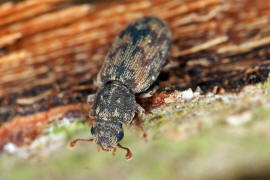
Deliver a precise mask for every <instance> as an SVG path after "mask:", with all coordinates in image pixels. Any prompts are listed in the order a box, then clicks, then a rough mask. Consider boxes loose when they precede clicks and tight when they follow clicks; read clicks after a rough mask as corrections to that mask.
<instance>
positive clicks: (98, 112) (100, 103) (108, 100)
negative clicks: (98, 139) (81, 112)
mask: <svg viewBox="0 0 270 180" xmlns="http://www.w3.org/2000/svg"><path fill="white" fill-rule="evenodd" d="M135 104H136V101H135V97H134V95H133V94H132V93H130V92H129V90H128V89H127V88H126V87H125V86H123V85H122V84H120V83H117V82H112V83H109V84H106V85H105V86H104V87H103V88H102V89H101V90H100V91H99V92H98V93H97V97H96V99H95V101H94V106H93V116H94V117H95V118H96V119H97V121H99V120H104V121H111V122H122V123H130V122H131V121H132V119H133V117H134V115H135Z"/></svg>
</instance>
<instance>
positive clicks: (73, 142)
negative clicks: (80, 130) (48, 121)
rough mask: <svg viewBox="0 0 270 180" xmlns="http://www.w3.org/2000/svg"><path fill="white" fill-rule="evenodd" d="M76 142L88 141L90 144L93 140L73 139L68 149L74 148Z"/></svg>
mask: <svg viewBox="0 0 270 180" xmlns="http://www.w3.org/2000/svg"><path fill="white" fill-rule="evenodd" d="M78 141H89V142H92V141H94V139H92V138H91V139H75V140H73V141H71V142H70V143H69V145H70V147H74V146H75V145H76V143H77V142H78Z"/></svg>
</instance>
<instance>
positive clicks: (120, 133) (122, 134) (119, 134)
mask: <svg viewBox="0 0 270 180" xmlns="http://www.w3.org/2000/svg"><path fill="white" fill-rule="evenodd" d="M123 137H124V132H123V131H120V132H119V133H118V135H117V142H119V141H121V140H122V139H123Z"/></svg>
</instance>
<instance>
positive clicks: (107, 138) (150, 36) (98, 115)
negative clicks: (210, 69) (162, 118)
mask: <svg viewBox="0 0 270 180" xmlns="http://www.w3.org/2000/svg"><path fill="white" fill-rule="evenodd" d="M171 44H172V33H171V30H170V28H169V27H168V25H167V24H166V23H165V22H164V21H162V20H161V19H159V18H156V17H143V18H140V19H137V20H135V21H133V22H132V23H130V24H129V25H128V26H127V27H126V28H125V29H124V30H123V31H122V32H121V33H120V34H119V35H118V36H117V37H116V39H115V41H114V42H113V44H112V46H111V48H110V49H109V52H108V54H107V56H106V58H105V61H104V63H103V65H102V67H101V70H100V71H99V73H98V75H97V81H96V84H97V86H98V87H99V89H98V91H97V93H96V94H95V95H94V96H93V95H89V96H88V100H87V101H88V103H89V104H93V106H92V108H91V110H90V113H89V116H90V117H91V118H93V119H95V122H94V124H93V126H92V128H91V134H92V136H93V138H91V139H75V140H74V141H72V142H71V146H74V145H75V143H76V142H77V141H94V142H95V143H96V144H97V146H98V148H101V149H102V150H104V151H111V150H113V154H114V153H115V151H116V147H119V148H122V149H125V150H126V151H127V153H126V158H127V159H128V158H131V156H132V154H131V152H130V150H129V149H128V148H126V147H123V146H121V145H120V144H119V142H120V141H121V140H122V139H123V137H124V131H123V128H122V124H126V125H127V124H130V123H131V122H132V121H133V119H134V117H135V114H137V116H138V118H139V119H140V120H144V109H143V108H142V107H141V106H140V105H139V104H137V103H136V100H135V95H136V94H139V93H143V92H146V91H147V90H148V89H149V87H150V86H151V85H152V84H153V83H154V82H155V81H156V79H157V77H158V75H159V74H160V71H161V69H162V67H163V65H164V64H165V62H166V60H167V57H168V53H169V50H170V47H171Z"/></svg>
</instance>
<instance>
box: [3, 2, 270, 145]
mask: <svg viewBox="0 0 270 180" xmlns="http://www.w3.org/2000/svg"><path fill="white" fill-rule="evenodd" d="M143 16H157V17H160V18H162V19H164V20H165V21H167V22H168V24H169V26H170V28H171V29H172V31H173V37H174V38H173V39H174V43H173V46H172V50H171V52H170V60H169V63H168V66H167V67H166V68H165V69H164V70H163V71H162V73H161V75H160V77H159V79H158V81H157V83H156V85H158V87H159V91H158V93H156V94H155V95H154V96H153V97H152V98H148V99H140V98H138V101H139V102H141V104H142V105H143V106H144V107H145V108H146V109H148V110H149V111H151V109H152V108H153V107H158V106H160V105H162V104H164V98H165V97H168V96H170V94H171V93H173V92H175V91H174V90H185V89H188V88H192V89H193V90H195V89H196V88H197V87H200V88H201V90H202V91H203V92H204V93H206V92H209V91H212V92H214V93H225V92H239V91H240V90H241V89H242V88H243V87H244V86H245V85H248V84H255V83H258V82H262V81H265V80H266V79H267V77H268V76H269V72H270V26H269V24H270V3H269V2H268V0H259V1H254V0H175V1H172V0H152V1H151V0H135V1H134V0H133V1H119V0H116V1H113V2H110V3H108V2H99V3H97V2H93V3H88V4H87V3H81V4H74V3H73V2H69V1H67V0H44V1H40V0H29V1H23V2H20V3H15V4H13V3H10V2H8V3H3V4H1V5H0V19H1V20H0V148H3V146H4V145H5V144H7V143H8V142H13V143H15V144H16V145H23V144H29V143H31V141H32V140H34V139H35V138H36V137H38V136H39V135H41V134H42V133H43V132H44V129H46V128H48V127H49V126H50V124H51V123H52V121H53V120H55V119H56V118H57V119H62V118H63V117H73V118H74V117H80V118H82V119H86V115H87V111H88V105H87V104H86V96H87V95H88V94H90V93H93V92H95V91H96V89H95V87H93V86H92V84H93V83H92V82H93V78H94V77H95V75H96V74H97V72H98V70H99V68H100V67H101V64H102V62H103V60H104V57H105V55H106V53H107V51H108V48H109V47H110V44H111V43H112V41H113V40H114V38H115V36H116V35H117V34H118V33H119V32H120V31H121V30H122V29H123V28H124V27H125V26H126V25H127V24H128V23H129V22H130V21H132V20H134V19H136V18H139V17H143Z"/></svg>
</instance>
